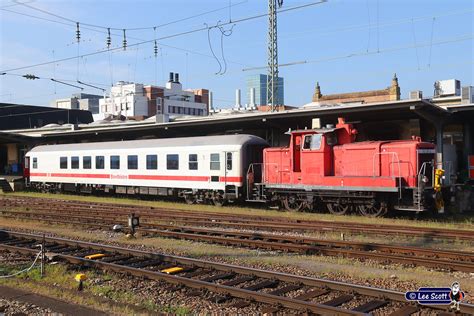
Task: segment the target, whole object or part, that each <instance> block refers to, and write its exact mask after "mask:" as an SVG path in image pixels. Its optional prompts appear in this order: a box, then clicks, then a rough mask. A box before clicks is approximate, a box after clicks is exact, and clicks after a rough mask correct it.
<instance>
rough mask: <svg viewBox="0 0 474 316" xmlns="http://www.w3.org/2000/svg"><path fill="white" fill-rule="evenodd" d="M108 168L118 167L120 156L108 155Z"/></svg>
mask: <svg viewBox="0 0 474 316" xmlns="http://www.w3.org/2000/svg"><path fill="white" fill-rule="evenodd" d="M110 169H120V156H110Z"/></svg>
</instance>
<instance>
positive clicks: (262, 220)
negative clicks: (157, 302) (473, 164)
mask: <svg viewBox="0 0 474 316" xmlns="http://www.w3.org/2000/svg"><path fill="white" fill-rule="evenodd" d="M27 199H31V198H27ZM34 199H36V198H34ZM45 200H46V201H45ZM0 201H2V200H1V199H0ZM36 201H40V202H43V205H42V207H43V208H48V209H50V208H51V207H52V206H53V205H52V204H51V199H47V198H37V200H36ZM53 201H54V200H53ZM59 202H60V203H63V204H61V205H59V206H58V207H64V206H65V205H64V204H67V205H68V207H69V208H71V206H73V205H80V207H77V208H73V210H75V211H86V210H87V211H89V212H94V211H95V212H99V211H100V212H102V213H107V212H108V213H109V214H110V213H115V215H116V213H117V211H118V210H119V209H120V212H128V213H132V212H134V213H136V214H140V215H147V216H150V217H152V218H154V219H162V220H173V221H174V222H180V223H190V224H195V225H196V224H197V225H200V224H201V225H210V226H216V225H226V226H230V227H246V228H250V227H253V228H255V227H259V228H268V229H278V230H307V231H315V230H319V231H326V232H328V231H348V232H353V233H360V232H363V233H364V234H384V235H387V234H391V235H401V234H403V235H409V236H419V237H428V238H452V239H467V240H474V230H473V231H470V230H453V229H432V228H424V227H414V226H413V227H406V226H405V227H401V226H396V225H380V224H360V223H350V222H342V221H341V222H338V221H325V220H291V219H285V221H282V220H281V218H276V217H272V216H268V217H264V216H254V215H239V216H236V215H228V214H218V213H215V212H201V211H200V212H199V214H196V212H192V211H183V210H174V209H163V208H153V207H136V206H130V205H121V204H119V205H118V206H116V204H113V203H88V202H77V201H73V202H71V201H67V200H60V201H59ZM59 202H58V203H59ZM44 203H47V205H44ZM3 204H4V206H7V205H6V203H5V201H4V200H3ZM24 204H25V205H26V203H24ZM9 206H13V205H11V204H10V205H9ZM30 206H31V204H30ZM93 206H95V207H96V208H95V209H94V208H92V207H93ZM98 206H103V207H107V208H112V210H110V211H108V210H106V209H104V208H100V209H99V210H98V209H97V208H99V207H98ZM37 207H38V206H37ZM163 213H164V214H163Z"/></svg>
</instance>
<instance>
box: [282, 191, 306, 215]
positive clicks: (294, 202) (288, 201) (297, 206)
mask: <svg viewBox="0 0 474 316" xmlns="http://www.w3.org/2000/svg"><path fill="white" fill-rule="evenodd" d="M283 206H284V207H285V208H286V210H287V211H289V212H298V211H299V210H301V208H302V207H303V202H301V201H299V200H298V197H297V196H296V195H290V196H287V197H285V199H284V200H283Z"/></svg>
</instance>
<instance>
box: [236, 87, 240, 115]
mask: <svg viewBox="0 0 474 316" xmlns="http://www.w3.org/2000/svg"><path fill="white" fill-rule="evenodd" d="M235 109H236V110H238V109H240V89H236V90H235Z"/></svg>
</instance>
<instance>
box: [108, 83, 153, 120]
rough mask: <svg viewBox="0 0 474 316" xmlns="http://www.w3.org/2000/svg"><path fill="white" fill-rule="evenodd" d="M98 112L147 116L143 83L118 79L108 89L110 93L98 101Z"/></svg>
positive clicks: (146, 100)
mask: <svg viewBox="0 0 474 316" xmlns="http://www.w3.org/2000/svg"><path fill="white" fill-rule="evenodd" d="M99 114H100V115H101V116H103V117H106V116H109V115H123V116H125V117H129V116H147V115H148V99H147V97H146V96H145V93H144V90H143V84H140V83H130V82H125V81H119V82H117V84H116V85H114V86H113V87H112V88H111V89H110V95H109V96H108V97H106V98H104V99H101V100H100V101H99Z"/></svg>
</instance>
